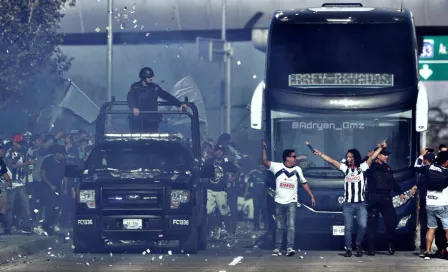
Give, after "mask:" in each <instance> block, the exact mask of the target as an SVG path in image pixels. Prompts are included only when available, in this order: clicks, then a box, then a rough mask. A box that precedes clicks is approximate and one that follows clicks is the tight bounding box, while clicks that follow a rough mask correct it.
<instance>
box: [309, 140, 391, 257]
mask: <svg viewBox="0 0 448 272" xmlns="http://www.w3.org/2000/svg"><path fill="white" fill-rule="evenodd" d="M386 147H387V144H386V141H385V140H384V141H383V142H382V143H381V144H379V145H378V148H377V149H376V151H375V152H374V153H373V155H372V156H370V157H369V158H368V159H367V160H366V161H365V162H363V163H361V161H362V157H361V154H360V153H359V151H358V150H357V149H350V150H348V151H347V153H346V163H341V162H339V161H337V160H335V159H333V158H331V157H330V156H328V155H325V154H324V153H322V152H320V151H319V150H317V149H314V152H313V153H314V155H317V156H320V157H321V158H322V159H324V160H325V161H327V162H329V163H330V164H332V165H333V166H334V167H335V168H337V169H338V170H340V171H342V172H343V173H344V175H345V179H344V204H343V208H342V211H343V213H344V238H345V255H344V256H345V257H351V256H352V229H353V218H354V217H355V216H356V219H357V221H358V230H357V233H356V256H357V257H361V256H362V255H363V252H362V247H361V244H362V241H363V239H364V234H365V231H366V227H367V208H366V202H365V190H366V185H367V182H366V177H365V175H364V173H365V172H366V171H367V170H368V169H369V167H370V165H372V162H373V161H374V160H375V159H376V157H377V156H378V155H379V154H380V153H381V151H382V150H383V149H384V148H386Z"/></svg>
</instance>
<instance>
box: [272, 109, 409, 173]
mask: <svg viewBox="0 0 448 272" xmlns="http://www.w3.org/2000/svg"><path fill="white" fill-rule="evenodd" d="M271 116H272V125H273V127H272V128H273V131H272V133H273V135H272V139H273V141H274V142H273V144H274V150H275V151H274V159H273V160H275V161H281V159H282V152H283V150H285V149H289V148H292V149H295V151H296V154H297V156H298V157H297V159H298V160H299V161H298V164H299V166H301V167H302V168H303V169H304V174H305V176H307V175H308V177H310V176H311V177H315V176H316V175H317V176H319V177H323V178H325V177H329V178H335V175H336V177H337V176H339V175H340V171H337V170H336V169H335V168H334V167H333V166H332V165H330V164H328V163H326V162H325V161H324V160H322V159H321V158H319V157H317V156H314V155H313V154H312V153H311V152H310V150H309V149H308V147H307V146H306V145H305V142H306V141H309V142H310V143H311V145H312V146H313V148H315V149H318V150H319V151H322V152H324V153H325V154H327V155H329V156H330V157H332V158H333V159H336V160H338V161H341V160H342V159H344V158H345V155H346V152H347V150H349V149H352V148H356V149H358V150H359V152H360V153H361V156H362V157H363V158H364V157H365V156H366V155H367V152H368V151H369V150H373V149H374V148H375V147H376V146H377V144H379V143H380V142H381V141H383V140H384V139H387V144H388V147H387V149H388V150H389V151H391V152H392V154H391V155H390V156H389V158H388V163H389V165H390V166H391V167H392V169H393V170H403V169H405V168H408V167H410V166H411V151H412V148H411V146H412V145H411V144H412V112H411V111H410V110H409V111H396V112H382V113H379V112H372V113H357V114H356V115H355V114H349V113H348V114H347V113H336V114H335V113H331V114H330V113H328V114H316V113H299V112H295V113H292V112H279V111H271ZM307 168H309V170H311V171H307ZM316 169H317V170H318V171H317V170H316ZM314 170H316V171H314Z"/></svg>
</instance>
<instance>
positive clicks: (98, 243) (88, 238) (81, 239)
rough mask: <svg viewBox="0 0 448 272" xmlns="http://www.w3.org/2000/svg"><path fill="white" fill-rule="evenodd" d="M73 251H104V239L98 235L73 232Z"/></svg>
mask: <svg viewBox="0 0 448 272" xmlns="http://www.w3.org/2000/svg"><path fill="white" fill-rule="evenodd" d="M73 246H74V247H75V248H74V249H73V252H74V253H102V252H104V240H103V239H101V238H99V235H98V236H96V235H88V234H84V233H79V232H76V231H75V232H73Z"/></svg>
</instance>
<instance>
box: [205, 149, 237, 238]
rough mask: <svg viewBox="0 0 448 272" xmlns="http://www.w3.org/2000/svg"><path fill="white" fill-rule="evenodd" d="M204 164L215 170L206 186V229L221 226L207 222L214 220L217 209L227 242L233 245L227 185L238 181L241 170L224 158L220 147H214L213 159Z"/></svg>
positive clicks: (233, 229)
mask: <svg viewBox="0 0 448 272" xmlns="http://www.w3.org/2000/svg"><path fill="white" fill-rule="evenodd" d="M204 164H205V165H213V166H214V168H215V176H214V177H213V178H211V179H210V180H209V182H208V183H207V185H206V188H207V221H208V224H207V225H208V229H210V228H211V227H212V226H215V225H221V224H220V223H218V222H209V221H211V220H212V219H214V217H213V214H214V212H215V209H216V208H218V210H219V213H220V214H221V217H222V221H224V224H225V226H226V228H227V233H228V234H229V235H228V242H229V243H234V242H235V237H234V232H235V227H236V226H235V227H233V226H232V223H234V222H232V220H231V219H232V214H231V210H230V206H229V203H228V197H227V188H228V187H229V186H228V184H233V183H234V182H235V181H236V180H237V179H238V177H239V176H240V173H241V170H240V169H239V168H238V167H237V166H236V165H235V164H234V163H232V162H230V161H229V160H227V159H226V158H225V157H224V147H223V146H220V145H218V146H216V147H215V150H214V153H213V157H212V158H210V159H208V160H206V161H205V163H204ZM219 222H221V221H219ZM215 223H218V224H215Z"/></svg>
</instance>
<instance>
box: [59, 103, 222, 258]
mask: <svg viewBox="0 0 448 272" xmlns="http://www.w3.org/2000/svg"><path fill="white" fill-rule="evenodd" d="M117 105H125V102H118V101H117V102H116V101H114V100H112V102H108V103H106V104H105V105H103V107H102V108H101V110H100V114H99V116H98V118H97V124H96V125H97V128H96V143H95V146H94V148H93V150H92V152H91V154H90V155H89V158H88V160H87V161H86V164H85V166H84V168H83V169H80V170H78V169H76V167H75V166H68V167H67V169H66V175H67V176H71V177H78V178H80V180H81V181H80V183H79V187H78V192H77V203H76V208H75V214H76V218H75V221H74V226H73V244H74V251H75V252H77V253H85V252H102V251H104V250H105V247H107V246H110V245H115V244H116V243H115V242H116V241H123V240H125V241H128V242H126V243H127V244H132V243H138V244H139V245H141V244H142V243H143V244H145V247H151V246H153V247H160V246H168V247H172V246H174V247H178V248H179V249H180V250H182V251H184V252H188V253H196V252H197V250H198V249H205V247H206V203H207V193H206V190H205V188H204V186H203V184H205V183H204V182H203V181H205V179H206V178H209V177H212V176H213V175H214V170H213V168H208V167H206V166H203V165H202V160H201V151H200V136H199V118H198V111H197V108H196V107H195V105H194V104H192V103H188V106H189V108H190V109H191V111H192V113H190V112H188V111H185V112H179V111H158V112H149V111H148V112H140V114H143V115H144V114H163V115H172V114H178V115H179V114H181V115H184V117H185V116H187V117H189V118H190V119H191V134H192V135H191V136H192V137H191V140H190V141H186V140H185V139H183V136H182V135H181V134H175V133H151V134H149V133H148V134H145V133H141V134H123V133H108V132H107V131H106V130H107V129H106V126H107V123H110V120H108V119H110V118H107V117H108V116H112V117H113V116H114V115H115V116H116V115H119V114H121V115H123V114H125V115H128V114H129V112H130V111H129V110H114V109H113V107H114V106H117ZM159 105H166V103H161V102H159ZM114 241H115V242H114Z"/></svg>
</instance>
